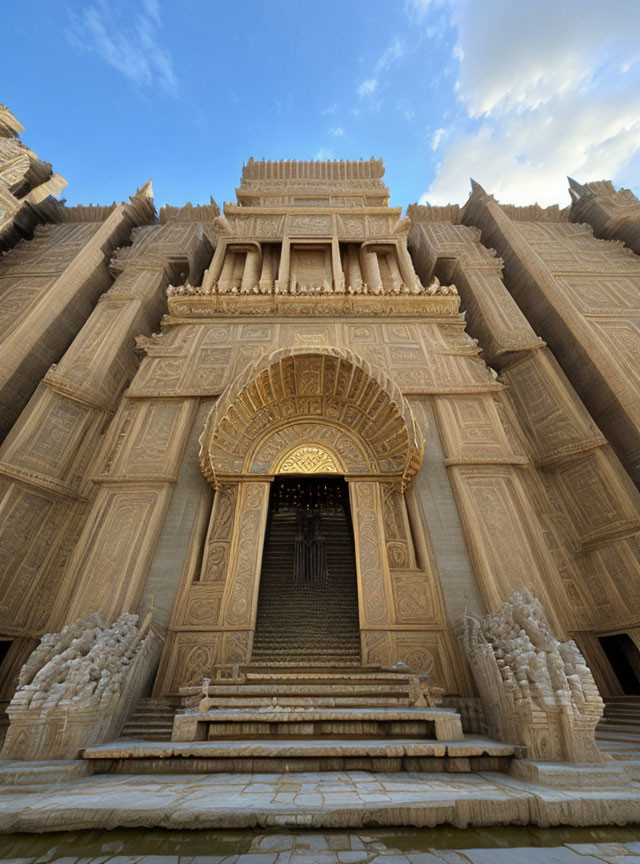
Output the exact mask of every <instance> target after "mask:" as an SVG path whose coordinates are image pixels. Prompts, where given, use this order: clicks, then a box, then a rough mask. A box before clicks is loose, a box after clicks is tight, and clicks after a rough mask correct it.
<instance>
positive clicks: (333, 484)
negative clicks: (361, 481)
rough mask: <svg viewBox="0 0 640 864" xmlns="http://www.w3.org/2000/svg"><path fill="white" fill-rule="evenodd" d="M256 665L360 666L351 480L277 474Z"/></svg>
mask: <svg viewBox="0 0 640 864" xmlns="http://www.w3.org/2000/svg"><path fill="white" fill-rule="evenodd" d="M251 662H252V663H256V664H265V665H269V666H273V665H277V664H279V663H282V664H305V665H331V666H335V665H358V664H359V663H360V629H359V623H358V587H357V577H356V561H355V554H354V545H353V529H352V527H351V514H350V508H349V494H348V489H347V484H346V483H345V481H344V480H342V479H341V478H336V477H326V476H324V477H323V476H318V475H315V476H308V475H307V476H304V475H302V476H295V475H293V476H281V477H276V479H275V481H274V482H273V484H272V487H271V494H270V500H269V517H268V522H267V530H266V538H265V546H264V552H263V556H262V570H261V575H260V588H259V592H258V612H257V618H256V630H255V636H254V642H253V652H252V655H251Z"/></svg>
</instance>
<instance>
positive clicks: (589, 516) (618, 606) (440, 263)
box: [411, 190, 640, 692]
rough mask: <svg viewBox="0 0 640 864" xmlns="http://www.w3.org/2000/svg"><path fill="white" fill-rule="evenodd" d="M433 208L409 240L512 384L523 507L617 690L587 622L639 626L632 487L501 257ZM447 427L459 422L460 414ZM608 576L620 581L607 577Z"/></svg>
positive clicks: (566, 620)
mask: <svg viewBox="0 0 640 864" xmlns="http://www.w3.org/2000/svg"><path fill="white" fill-rule="evenodd" d="M478 194H479V193H478V191H477V190H476V192H475V193H474V195H478ZM472 200H473V199H472ZM486 203H487V206H491V208H493V206H494V205H495V202H491V201H489V202H486ZM495 206H497V205H495ZM436 209H437V208H434V209H433V210H430V209H429V208H414V212H413V216H414V226H413V228H412V238H411V239H412V244H413V247H414V249H415V250H416V252H417V255H418V257H419V258H420V259H421V260H425V261H432V262H433V267H434V268H435V269H436V272H437V270H438V268H442V267H445V266H446V267H447V268H448V269H449V271H450V273H451V274H452V278H453V279H454V281H455V283H456V285H457V286H458V289H459V291H460V295H461V297H462V301H463V303H464V305H465V308H466V310H467V320H468V325H469V330H470V332H471V334H472V335H473V336H475V337H476V338H477V339H478V340H479V342H480V345H481V347H482V349H483V353H484V355H485V357H486V358H487V360H488V361H489V362H490V363H491V364H492V365H493V366H494V367H496V368H497V369H499V370H500V373H501V374H500V380H501V381H503V382H504V383H505V384H507V385H508V390H507V391H506V394H505V397H506V396H508V401H505V397H503V398H501V399H500V400H499V402H498V407H499V408H500V413H501V417H502V419H503V421H504V422H505V423H506V424H507V425H506V427H505V428H506V429H509V428H511V429H518V430H519V433H520V435H521V436H522V437H523V443H524V444H525V448H526V453H527V455H528V457H529V459H530V461H531V463H532V466H533V468H534V469H535V470H527V471H526V472H524V474H522V478H521V479H522V480H523V481H524V482H525V487H524V489H525V492H526V497H527V499H528V502H530V503H528V504H527V507H529V506H530V505H531V504H532V505H533V507H534V508H535V514H536V515H535V519H536V521H537V522H538V523H539V524H540V525H541V526H542V530H543V536H544V539H545V545H546V547H547V548H548V550H549V552H550V554H551V556H552V557H553V559H554V563H555V574H553V575H552V577H551V581H550V582H549V583H548V587H549V588H550V589H551V591H552V594H554V595H555V598H554V601H555V602H554V605H555V606H556V607H557V609H560V610H562V611H561V615H562V627H563V629H565V630H569V631H571V632H572V633H573V635H575V636H576V638H579V639H580V640H581V641H580V644H581V646H582V648H583V650H584V652H585V654H586V656H587V657H588V658H589V662H590V663H591V665H592V668H593V670H594V674H595V675H596V678H597V679H598V681H599V684H600V686H601V687H602V688H603V690H604V691H605V692H615V685H613V684H611V683H609V682H608V681H607V679H606V678H605V677H603V674H602V669H606V667H607V664H606V663H604V664H603V663H602V658H600V656H599V655H600V654H601V653H602V652H601V650H600V649H599V646H598V645H597V640H595V639H593V637H591V636H590V635H589V630H588V628H591V627H594V628H600V629H605V628H607V627H610V626H612V625H613V624H614V622H615V623H617V624H620V625H622V626H625V625H629V626H633V625H635V624H637V621H638V619H637V613H636V611H635V610H636V608H637V603H638V600H637V596H638V591H639V590H640V572H639V569H638V568H639V565H638V562H637V559H635V558H634V556H633V554H632V553H631V547H633V545H634V544H637V538H638V528H639V527H640V526H639V525H638V515H637V514H638V507H639V506H640V501H639V500H638V498H637V493H636V490H635V489H634V488H633V485H632V484H631V482H630V481H629V478H628V476H627V475H626V473H625V472H624V470H623V468H622V466H621V465H620V463H619V462H618V460H617V458H616V456H615V455H614V453H613V452H612V450H611V447H610V446H609V445H608V443H607V441H606V439H605V437H604V436H603V435H602V433H601V432H600V430H599V429H598V427H597V426H596V424H595V423H594V421H593V419H592V418H591V416H590V415H589V413H588V412H587V410H586V409H585V406H584V404H583V403H582V402H581V401H580V399H579V397H578V395H577V394H576V392H575V390H574V389H573V387H572V386H571V384H570V382H569V381H568V380H567V378H566V376H565V375H564V373H563V372H562V370H561V368H560V367H559V365H558V363H557V361H556V360H555V358H554V356H553V354H552V353H551V352H550V351H549V349H548V348H547V347H545V345H544V343H543V342H542V341H541V340H540V339H539V338H538V337H537V336H536V334H535V331H534V330H533V328H532V327H531V325H530V324H529V322H528V321H527V319H526V318H525V317H524V314H523V313H522V312H521V311H520V309H519V308H518V306H517V305H516V303H515V302H514V300H513V298H512V297H511V295H510V294H509V292H508V291H507V288H506V287H505V284H504V282H503V281H502V279H501V261H500V260H499V259H496V258H495V257H494V256H493V253H492V251H490V250H487V249H486V248H485V247H483V246H482V245H481V244H480V242H479V232H478V230H477V229H474V228H469V227H466V226H463V225H456V224H450V223H439V222H436V221H435V220H434V222H432V221H431V220H432V219H433V218H434V217H435V216H437V213H435V212H434V211H435V210H436ZM422 211H424V212H422ZM499 215H500V214H497V216H496V218H497V217H498V216H499ZM503 215H504V214H503ZM421 218H422V219H424V221H422V222H421V221H420V219H421ZM438 401H439V402H442V400H438ZM439 416H440V415H439ZM510 417H511V419H510ZM476 419H478V418H476ZM448 425H449V428H451V429H455V430H463V429H464V424H463V423H461V422H460V421H459V420H458V421H457V422H455V423H449V424H448ZM510 434H511V435H513V432H510ZM518 482H520V481H518ZM484 509H485V510H486V508H484ZM482 512H483V508H482V507H477V508H475V514H476V516H475V517H474V518H477V517H478V516H479V515H481V514H482ZM494 545H495V544H494ZM496 572H497V571H496ZM550 572H553V571H550ZM613 573H620V574H624V578H616V579H612V574H613ZM524 584H529V585H530V583H524ZM518 587H519V586H517V585H514V589H517V588H518ZM494 605H495V602H494V603H493V604H492V608H493V607H494Z"/></svg>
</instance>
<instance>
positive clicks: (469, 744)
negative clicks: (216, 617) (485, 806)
mask: <svg viewBox="0 0 640 864" xmlns="http://www.w3.org/2000/svg"><path fill="white" fill-rule="evenodd" d="M241 672H242V677H241V678H238V679H219V680H216V681H214V682H212V684H211V686H210V688H209V697H208V698H209V700H210V702H209V704H208V705H207V706H202V705H201V704H200V702H201V698H202V694H201V692H200V688H199V687H189V688H184V689H183V691H182V694H183V699H184V700H185V702H186V703H187V707H186V708H185V709H182V710H180V711H178V712H177V713H176V714H175V717H174V720H173V730H172V733H171V732H170V730H168V722H167V721H168V719H169V717H170V716H171V714H172V713H173V711H174V710H175V705H174V704H172V703H171V702H169V701H168V700H167V701H165V702H164V703H163V702H162V700H153V699H147V700H143V702H142V704H141V705H140V706H139V708H138V709H137V710H136V712H135V714H134V716H133V717H132V718H131V720H130V721H129V723H128V724H127V726H126V727H125V729H124V732H123V736H122V738H121V739H119V740H118V741H114V742H111V743H109V744H104V745H97V746H94V747H88V748H86V749H85V751H84V753H83V756H84V758H85V759H88V760H91V762H92V764H93V767H94V770H97V771H99V772H110V773H125V774H126V773H158V772H159V773H217V772H222V773H230V772H231V773H234V772H248V773H265V772H267V773H269V772H279V773H286V772H293V771H342V770H354V771H356V770H358V771H385V772H389V771H434V772H442V771H448V772H468V771H474V770H478V771H480V770H482V771H485V770H492V771H503V770H507V768H508V766H509V763H510V760H511V758H512V757H513V755H514V753H515V752H516V749H517V748H514V747H513V746H511V745H509V744H502V743H499V742H496V741H490V740H489V739H486V738H482V737H476V736H473V737H472V736H466V735H463V733H462V726H461V723H460V715H459V714H458V713H457V712H456V711H455V710H454V709H452V708H428V707H420V706H416V705H415V704H414V703H415V692H412V680H413V679H412V676H411V675H409V674H404V673H401V672H400V673H399V672H391V671H389V670H384V669H379V668H374V667H362V666H354V667H344V666H342V667H330V666H327V667H324V668H322V667H319V666H317V665H315V666H308V667H301V666H294V665H290V666H288V667H285V666H280V667H279V668H277V669H271V668H265V667H260V666H257V665H251V666H248V667H245V668H244V669H242V670H241ZM199 708H200V709H203V708H204V709H206V710H199ZM145 724H146V728H145ZM163 736H164V738H163Z"/></svg>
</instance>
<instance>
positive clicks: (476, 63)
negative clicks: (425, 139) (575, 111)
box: [452, 0, 640, 116]
mask: <svg viewBox="0 0 640 864" xmlns="http://www.w3.org/2000/svg"><path fill="white" fill-rule="evenodd" d="M452 5H453V17H454V22H455V23H456V25H457V27H458V35H459V48H460V49H461V51H462V54H463V58H462V62H461V65H460V74H459V77H458V93H459V95H460V98H461V99H462V100H463V101H464V102H465V103H466V104H467V106H468V108H469V113H470V114H471V115H472V116H478V115H480V114H483V113H486V112H494V111H509V110H513V109H516V110H523V109H531V108H535V107H536V106H537V105H539V104H541V103H545V102H547V101H548V100H549V99H552V98H554V97H555V96H557V95H558V94H560V93H569V92H572V91H574V90H576V89H577V88H578V87H579V86H580V85H581V84H584V83H588V82H589V81H590V79H591V78H592V77H593V75H594V73H595V72H596V71H597V70H598V69H599V68H600V67H601V66H602V65H603V64H605V63H608V62H609V61H610V59H611V58H616V59H617V61H618V63H619V65H620V66H622V65H624V64H625V63H626V62H628V61H629V60H630V59H631V58H635V59H637V58H638V57H639V56H640V28H639V26H638V4H637V0H615V2H609V3H603V2H601V0H518V2H513V0H483V2H482V3H478V2H476V0H453V3H452Z"/></svg>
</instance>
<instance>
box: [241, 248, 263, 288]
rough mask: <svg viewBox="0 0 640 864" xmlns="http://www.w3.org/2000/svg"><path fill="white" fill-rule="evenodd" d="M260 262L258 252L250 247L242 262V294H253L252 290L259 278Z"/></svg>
mask: <svg viewBox="0 0 640 864" xmlns="http://www.w3.org/2000/svg"><path fill="white" fill-rule="evenodd" d="M261 265H262V262H261V260H260V250H259V249H256V248H255V247H252V248H251V249H250V250H249V251H248V252H247V253H246V257H245V260H244V271H243V273H242V286H241V288H240V290H241V291H242V293H243V294H250V293H253V289H254V288H255V287H256V286H257V284H258V279H259V278H260V269H261Z"/></svg>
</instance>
